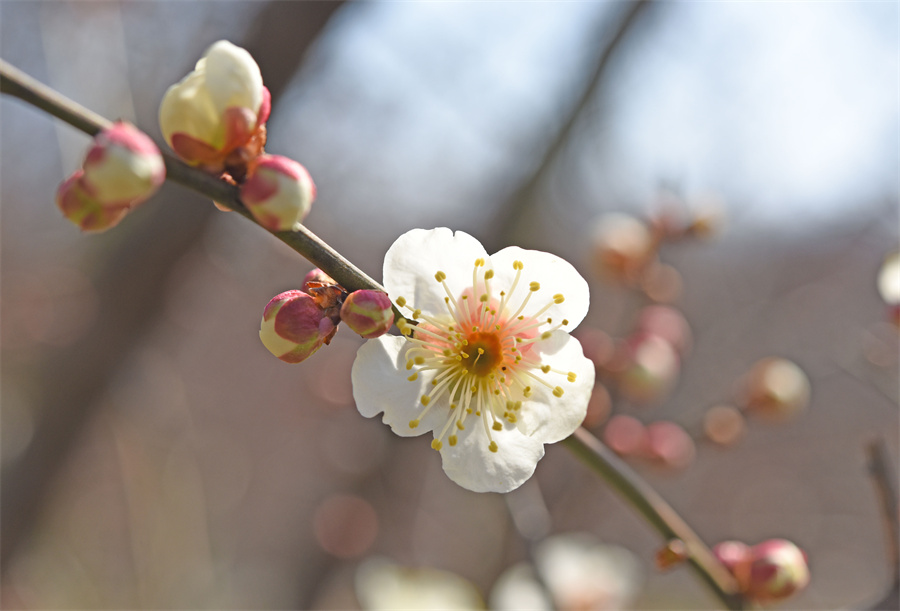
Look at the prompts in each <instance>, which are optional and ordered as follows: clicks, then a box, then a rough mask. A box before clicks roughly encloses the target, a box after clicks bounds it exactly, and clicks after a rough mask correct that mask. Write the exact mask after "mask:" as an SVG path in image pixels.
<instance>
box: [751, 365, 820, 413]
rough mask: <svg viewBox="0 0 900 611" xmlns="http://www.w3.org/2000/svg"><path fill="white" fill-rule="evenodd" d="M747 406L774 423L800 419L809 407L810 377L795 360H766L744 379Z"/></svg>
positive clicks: (754, 366)
mask: <svg viewBox="0 0 900 611" xmlns="http://www.w3.org/2000/svg"><path fill="white" fill-rule="evenodd" d="M744 395H745V396H744V400H745V407H746V408H747V409H748V410H749V411H752V412H753V413H756V414H759V415H761V416H763V417H766V418H770V419H772V420H786V419H788V418H791V417H793V416H796V415H797V414H799V413H800V412H802V411H803V410H805V409H806V407H807V405H809V395H810V385H809V378H807V377H806V374H805V373H804V372H803V370H802V369H800V367H798V366H797V365H796V364H795V363H793V362H792V361H789V360H787V359H782V358H774V357H770V358H765V359H762V360H761V361H757V363H756V364H755V365H753V368H752V369H751V370H750V372H749V373H747V375H746V376H745V378H744Z"/></svg>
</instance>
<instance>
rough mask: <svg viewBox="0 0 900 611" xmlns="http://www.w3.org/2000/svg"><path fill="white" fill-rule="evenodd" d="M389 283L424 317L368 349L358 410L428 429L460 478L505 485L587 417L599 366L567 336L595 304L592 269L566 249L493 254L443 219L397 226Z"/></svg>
mask: <svg viewBox="0 0 900 611" xmlns="http://www.w3.org/2000/svg"><path fill="white" fill-rule="evenodd" d="M384 286H385V288H386V289H387V291H388V295H390V296H391V298H392V299H394V301H395V303H396V304H397V305H398V306H399V307H400V308H402V309H405V310H407V311H409V312H410V317H411V318H412V319H414V320H415V321H417V323H418V324H417V325H415V326H413V325H408V324H405V321H404V320H403V319H400V320H399V321H398V326H399V327H400V329H401V331H403V333H404V336H402V337H398V336H391V335H384V336H381V337H379V338H376V339H371V340H369V341H368V342H366V344H365V345H364V346H363V347H362V348H360V350H359V353H358V354H357V357H356V362H355V363H354V364H353V373H352V377H353V396H354V398H355V399H356V405H357V408H358V409H359V411H360V413H361V414H362V415H363V416H366V417H369V418H371V417H373V416H375V415H376V414H379V413H383V414H384V415H383V418H382V420H383V422H384V423H385V424H387V425H389V426H390V427H391V429H392V430H393V431H394V432H395V433H396V434H398V435H401V436H404V437H406V436H414V435H421V434H423V433H427V432H431V433H433V435H434V441H432V444H431V446H432V447H433V448H434V449H436V450H438V451H439V452H440V454H441V458H442V462H443V468H444V471H445V472H446V474H447V475H448V476H449V477H450V479H452V480H453V481H454V482H456V483H457V484H459V485H460V486H463V487H464V488H467V489H469V490H473V491H475V492H509V491H510V490H513V489H515V488H517V487H518V486H520V485H521V484H522V483H523V482H524V481H526V480H527V479H528V478H529V477H531V475H532V474H533V473H534V469H535V466H536V465H537V462H538V460H540V459H541V457H542V456H543V455H544V444H545V443H555V442H557V441H560V440H562V439H564V438H566V437H568V436H569V435H570V434H572V433H573V432H574V431H575V429H577V428H578V426H579V425H580V424H581V422H582V420H583V419H584V416H585V413H586V411H587V404H588V401H589V399H590V396H591V390H592V389H593V386H594V366H593V363H592V362H591V361H590V360H588V359H587V358H585V356H584V353H583V352H582V349H581V344H580V343H579V342H578V340H576V339H575V338H573V337H571V336H570V335H569V331H570V330H571V329H573V328H574V327H576V326H577V325H578V323H580V322H581V321H582V320H583V319H584V317H585V315H586V314H587V311H588V304H589V293H588V285H587V282H586V281H585V280H584V278H582V277H581V275H580V274H579V273H578V272H577V271H576V270H575V268H574V267H572V265H570V264H569V263H567V262H566V261H564V260H563V259H561V258H559V257H557V256H555V255H552V254H549V253H546V252H540V251H535V250H524V249H521V248H518V247H508V248H504V249H503V250H501V251H499V252H497V253H496V254H493V255H488V254H487V252H486V251H485V250H484V247H482V245H481V244H480V243H479V242H478V240H476V239H475V238H473V237H472V236H470V235H468V234H466V233H463V232H461V231H457V232H456V233H454V232H452V231H451V230H449V229H446V228H438V229H433V230H423V229H414V230H412V231H409V232H407V233H405V234H403V235H402V236H400V237H399V238H398V239H397V241H396V242H394V244H393V245H392V246H391V248H390V249H389V250H388V252H387V255H386V256H385V260H384Z"/></svg>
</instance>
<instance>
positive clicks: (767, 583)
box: [745, 539, 809, 602]
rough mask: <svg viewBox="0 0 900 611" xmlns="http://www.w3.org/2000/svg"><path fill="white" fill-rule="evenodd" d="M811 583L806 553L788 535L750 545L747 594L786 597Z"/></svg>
mask: <svg viewBox="0 0 900 611" xmlns="http://www.w3.org/2000/svg"><path fill="white" fill-rule="evenodd" d="M808 584H809V566H808V565H807V562H806V554H804V553H803V551H802V550H801V549H800V548H799V547H797V546H796V545H794V544H793V543H791V542H790V541H787V540H786V539H770V540H768V541H764V542H762V543H760V544H758V545H754V546H753V547H752V548H750V580H749V583H748V585H747V590H746V592H745V595H746V596H747V598H749V599H751V600H754V601H757V602H769V601H778V600H784V599H785V598H788V597H789V596H791V595H793V594H795V593H796V592H799V591H800V590H802V589H804V588H805V587H806V586H807V585H808Z"/></svg>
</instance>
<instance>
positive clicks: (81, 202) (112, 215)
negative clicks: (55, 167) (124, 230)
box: [56, 170, 128, 231]
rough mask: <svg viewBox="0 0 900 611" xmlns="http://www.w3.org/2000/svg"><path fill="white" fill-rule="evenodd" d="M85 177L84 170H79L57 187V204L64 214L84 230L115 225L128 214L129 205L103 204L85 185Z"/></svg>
mask: <svg viewBox="0 0 900 611" xmlns="http://www.w3.org/2000/svg"><path fill="white" fill-rule="evenodd" d="M83 177H84V170H77V171H76V172H75V173H74V174H72V175H71V176H69V178H67V179H66V180H65V181H63V183H62V184H61V185H60V186H59V189H57V191H56V205H57V206H58V207H59V209H60V211H61V212H62V213H63V216H65V217H66V218H67V219H69V220H70V221H72V222H73V223H75V224H76V225H78V226H79V227H80V228H81V230H82V231H104V230H106V229H109V228H110V227H115V226H116V225H117V224H118V222H119V221H121V220H122V218H124V217H125V215H126V214H128V206H103V205H102V204H101V203H100V202H99V201H98V200H97V198H95V197H94V196H93V195H92V194H91V193H90V191H88V189H87V187H85V185H84V182H83V181H82V178H83Z"/></svg>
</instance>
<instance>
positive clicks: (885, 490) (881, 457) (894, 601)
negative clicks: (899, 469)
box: [866, 437, 900, 609]
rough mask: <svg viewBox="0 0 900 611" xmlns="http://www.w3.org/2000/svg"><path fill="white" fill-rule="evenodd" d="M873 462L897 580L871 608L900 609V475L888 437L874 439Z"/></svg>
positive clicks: (868, 451)
mask: <svg viewBox="0 0 900 611" xmlns="http://www.w3.org/2000/svg"><path fill="white" fill-rule="evenodd" d="M866 454H867V457H868V463H869V474H870V475H871V476H872V484H873V485H874V486H875V491H876V493H877V494H878V500H879V501H881V502H880V503H879V506H880V508H881V517H882V522H883V523H884V530H885V532H886V533H887V538H886V541H887V553H888V561H889V563H890V566H891V573H890V574H891V575H893V582H892V583H891V586H890V588H889V589H888V592H887V594H886V595H885V597H884V598H883V599H882V600H880V601H878V602H877V603H875V605H873V606H871V607H869V608H870V609H896V608H897V605H898V602H900V576H898V575H900V547H898V537H900V523H898V521H900V514H898V501H897V474H896V473H895V472H894V469H893V467H892V465H893V464H894V462H893V461H892V460H891V456H890V452H889V451H888V448H887V444H886V443H885V441H884V439H883V438H881V437H879V438H877V439H873V440H872V441H871V442H870V443H869V445H868V446H867V447H866Z"/></svg>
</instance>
